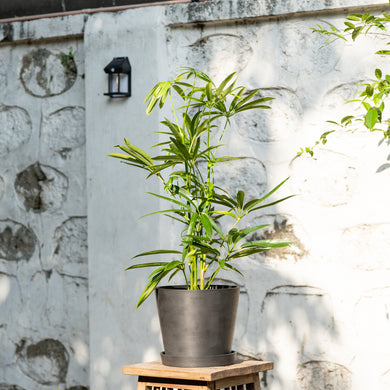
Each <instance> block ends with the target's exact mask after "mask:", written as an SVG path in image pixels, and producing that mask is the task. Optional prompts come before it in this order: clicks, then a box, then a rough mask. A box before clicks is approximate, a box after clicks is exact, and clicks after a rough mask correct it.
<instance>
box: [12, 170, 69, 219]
mask: <svg viewBox="0 0 390 390" xmlns="http://www.w3.org/2000/svg"><path fill="white" fill-rule="evenodd" d="M14 185H15V190H16V192H17V194H18V195H19V197H20V199H21V200H22V202H23V204H24V207H25V209H26V210H27V211H30V210H32V211H33V212H34V213H42V212H45V211H47V210H57V209H59V208H60V207H61V205H62V204H63V202H64V200H65V199H66V195H67V191H68V179H67V178H66V176H65V175H64V174H63V173H61V172H59V171H58V170H57V169H55V168H53V167H49V166H47V165H42V164H40V163H39V162H36V163H35V164H32V165H30V166H28V167H27V168H26V169H24V170H23V171H22V172H20V173H18V175H17V176H16V179H15V184H14Z"/></svg>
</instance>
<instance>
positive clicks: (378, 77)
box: [375, 68, 382, 80]
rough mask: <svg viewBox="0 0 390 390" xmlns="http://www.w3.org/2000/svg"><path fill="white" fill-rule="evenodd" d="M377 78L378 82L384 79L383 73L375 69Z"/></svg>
mask: <svg viewBox="0 0 390 390" xmlns="http://www.w3.org/2000/svg"><path fill="white" fill-rule="evenodd" d="M375 76H376V78H377V79H378V80H380V79H381V78H382V71H381V70H380V69H378V68H377V69H375Z"/></svg>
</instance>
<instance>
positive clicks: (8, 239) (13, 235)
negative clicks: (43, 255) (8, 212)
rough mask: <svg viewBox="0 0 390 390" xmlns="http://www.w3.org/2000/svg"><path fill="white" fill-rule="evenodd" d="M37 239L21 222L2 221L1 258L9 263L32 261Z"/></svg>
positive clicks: (0, 232) (0, 236) (0, 226)
mask: <svg viewBox="0 0 390 390" xmlns="http://www.w3.org/2000/svg"><path fill="white" fill-rule="evenodd" d="M36 245H37V237H36V236H35V234H34V232H33V231H32V230H31V229H29V228H27V227H26V226H24V225H22V224H21V223H19V222H16V221H12V220H10V219H6V220H0V258H1V259H5V260H8V261H20V260H30V258H31V257H32V255H33V254H34V252H35V247H36Z"/></svg>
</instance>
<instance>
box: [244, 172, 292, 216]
mask: <svg viewBox="0 0 390 390" xmlns="http://www.w3.org/2000/svg"><path fill="white" fill-rule="evenodd" d="M288 179H289V178H287V179H284V180H283V181H282V182H281V183H279V184H278V185H277V186H276V187H274V188H273V189H272V190H271V191H269V192H268V193H266V194H265V195H264V196H262V197H261V198H259V199H253V200H250V201H249V202H247V203H246V204H245V205H244V210H248V211H251V210H252V209H253V208H254V207H256V206H257V205H258V204H259V203H261V202H263V201H264V200H266V199H267V198H269V197H270V196H271V195H272V194H273V193H274V192H276V191H277V190H278V189H279V188H280V187H281V186H282V185H283V184H284V183H285V182H286V181H287V180H288Z"/></svg>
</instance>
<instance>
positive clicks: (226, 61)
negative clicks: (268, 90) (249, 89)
mask: <svg viewBox="0 0 390 390" xmlns="http://www.w3.org/2000/svg"><path fill="white" fill-rule="evenodd" d="M189 47H190V51H189V54H188V57H187V61H186V62H187V63H189V64H193V66H194V67H195V68H197V69H202V71H204V72H206V73H207V74H209V75H210V76H211V77H212V78H213V79H214V78H217V79H218V77H219V76H220V75H221V72H222V73H223V74H225V75H228V74H230V73H233V72H241V71H242V70H243V69H245V67H246V66H247V64H248V62H249V61H250V59H251V56H252V54H253V53H252V48H251V46H250V45H249V43H248V42H247V41H246V39H245V38H244V37H243V36H240V35H235V34H212V35H207V36H203V37H202V38H200V39H198V40H197V41H195V42H193V43H192V44H190V45H189ZM221 64H223V65H222V69H221ZM219 81H222V80H219Z"/></svg>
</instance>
